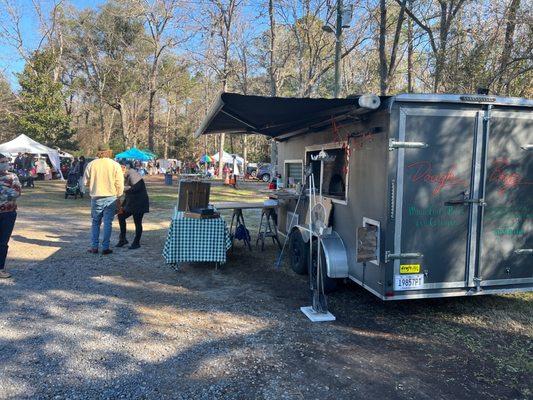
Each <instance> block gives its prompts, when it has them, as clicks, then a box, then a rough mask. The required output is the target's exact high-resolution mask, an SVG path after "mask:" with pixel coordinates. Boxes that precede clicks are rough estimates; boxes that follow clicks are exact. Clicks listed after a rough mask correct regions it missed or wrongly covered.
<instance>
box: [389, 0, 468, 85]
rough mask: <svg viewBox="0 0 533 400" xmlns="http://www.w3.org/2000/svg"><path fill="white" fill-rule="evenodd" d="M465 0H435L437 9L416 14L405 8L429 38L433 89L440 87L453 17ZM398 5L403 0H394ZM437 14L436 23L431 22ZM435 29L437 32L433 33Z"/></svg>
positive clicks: (430, 8)
mask: <svg viewBox="0 0 533 400" xmlns="http://www.w3.org/2000/svg"><path fill="white" fill-rule="evenodd" d="M465 1H466V0H437V3H438V10H434V9H433V8H432V7H429V10H423V11H420V10H419V11H420V13H422V14H423V15H419V16H417V15H416V11H414V10H412V9H411V8H410V7H406V8H405V12H406V13H407V14H408V15H409V17H410V18H411V19H412V20H413V21H414V23H416V24H417V25H418V26H419V27H420V28H421V29H423V30H424V31H425V32H426V34H427V36H428V39H429V44H430V46H431V50H432V52H433V55H434V57H435V71H434V74H433V76H434V79H433V91H435V92H437V91H439V90H440V89H441V85H442V80H443V72H444V68H445V65H446V56H447V49H448V40H449V36H450V30H451V27H452V23H453V21H454V19H455V18H456V17H457V14H458V13H459V11H460V10H461V8H462V7H463V5H464V4H465ZM396 3H398V4H399V5H400V6H401V5H402V3H403V4H404V7H405V3H404V1H403V0H396ZM435 14H437V18H438V21H439V22H438V24H436V25H435V24H433V22H432V21H433V20H434V19H435ZM435 31H437V33H435Z"/></svg>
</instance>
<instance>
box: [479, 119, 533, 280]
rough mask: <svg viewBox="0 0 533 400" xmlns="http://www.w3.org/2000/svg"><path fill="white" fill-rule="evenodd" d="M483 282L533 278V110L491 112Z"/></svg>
mask: <svg viewBox="0 0 533 400" xmlns="http://www.w3.org/2000/svg"><path fill="white" fill-rule="evenodd" d="M489 117H490V118H488V123H487V130H488V132H486V136H487V137H488V154H487V173H486V179H485V182H486V189H485V202H486V207H485V208H484V213H483V230H482V235H481V256H480V263H479V271H478V273H477V275H478V277H479V279H480V282H481V286H497V285H510V284H521V283H532V282H533V254H532V253H533V235H532V232H533V151H531V150H528V147H527V145H531V144H533V116H532V113H531V112H527V113H526V112H525V111H513V110H508V111H507V110H505V111H504V110H494V111H492V112H491V113H490V115H489Z"/></svg>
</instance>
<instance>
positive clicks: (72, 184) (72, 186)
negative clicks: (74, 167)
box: [65, 172, 83, 200]
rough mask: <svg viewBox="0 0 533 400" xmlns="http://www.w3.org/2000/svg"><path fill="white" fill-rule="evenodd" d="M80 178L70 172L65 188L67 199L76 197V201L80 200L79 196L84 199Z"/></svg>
mask: <svg viewBox="0 0 533 400" xmlns="http://www.w3.org/2000/svg"><path fill="white" fill-rule="evenodd" d="M79 180H80V176H79V174H78V173H76V172H69V174H68V175H67V185H66V187H65V199H67V198H68V196H74V200H76V199H77V198H78V195H79V196H80V197H81V198H83V193H82V192H81V190H80V182H79Z"/></svg>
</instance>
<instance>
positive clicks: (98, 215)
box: [91, 196, 117, 250]
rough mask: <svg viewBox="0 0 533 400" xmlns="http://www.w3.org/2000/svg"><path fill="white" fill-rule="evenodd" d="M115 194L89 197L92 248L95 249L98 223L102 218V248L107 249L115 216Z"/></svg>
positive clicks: (98, 232) (98, 231)
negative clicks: (91, 221)
mask: <svg viewBox="0 0 533 400" xmlns="http://www.w3.org/2000/svg"><path fill="white" fill-rule="evenodd" d="M116 201H117V198H116V197H115V196H111V197H93V198H92V199H91V218H92V220H93V225H92V230H91V235H92V238H91V240H92V248H93V249H97V248H98V243H99V239H100V225H101V224H102V219H103V220H104V237H103V240H102V249H103V250H107V249H109V241H110V239H111V225H112V224H113V218H114V217H115V210H116Z"/></svg>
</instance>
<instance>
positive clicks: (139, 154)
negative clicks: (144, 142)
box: [115, 147, 153, 161]
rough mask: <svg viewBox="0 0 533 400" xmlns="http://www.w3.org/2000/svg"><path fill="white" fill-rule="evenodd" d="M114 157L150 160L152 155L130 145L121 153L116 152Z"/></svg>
mask: <svg viewBox="0 0 533 400" xmlns="http://www.w3.org/2000/svg"><path fill="white" fill-rule="evenodd" d="M115 159H117V160H118V159H125V160H138V161H150V160H153V157H152V156H150V155H148V154H146V153H144V152H143V151H141V150H139V149H138V148H136V147H132V148H131V149H129V150H126V151H123V152H122V153H118V154H117V155H116V156H115Z"/></svg>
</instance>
